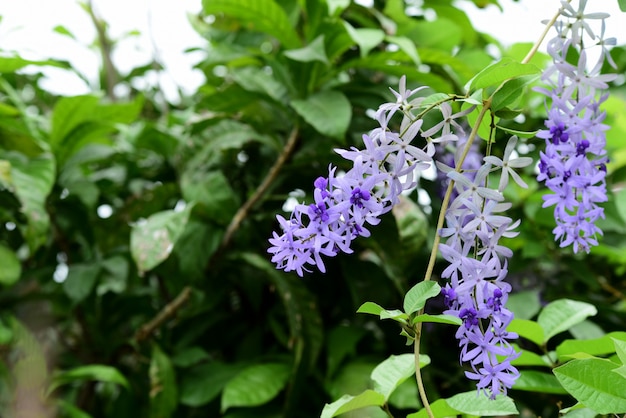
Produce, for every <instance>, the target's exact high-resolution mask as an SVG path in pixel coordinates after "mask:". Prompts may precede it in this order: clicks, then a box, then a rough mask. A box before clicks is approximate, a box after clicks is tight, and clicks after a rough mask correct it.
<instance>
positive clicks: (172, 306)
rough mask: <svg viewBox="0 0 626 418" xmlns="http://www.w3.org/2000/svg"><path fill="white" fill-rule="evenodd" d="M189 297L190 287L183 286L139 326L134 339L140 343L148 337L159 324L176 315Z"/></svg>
mask: <svg viewBox="0 0 626 418" xmlns="http://www.w3.org/2000/svg"><path fill="white" fill-rule="evenodd" d="M190 297H191V287H189V286H185V288H184V289H183V290H182V291H181V292H180V293H179V294H178V296H176V298H175V299H174V300H173V301H171V302H170V303H168V304H167V305H165V306H164V307H163V309H161V310H160V311H159V313H157V314H156V316H155V317H154V318H152V319H151V320H150V321H148V322H147V323H146V324H144V325H143V326H142V327H141V328H139V331H137V333H136V334H135V341H136V342H138V343H140V342H142V341H145V340H146V339H148V338H149V337H150V336H151V335H152V334H153V333H154V332H155V331H156V330H157V329H158V328H159V327H160V326H161V325H163V324H164V323H165V322H166V321H167V320H169V319H170V318H172V317H173V316H174V315H176V313H177V312H178V311H179V310H180V308H182V307H183V306H184V305H185V303H187V301H188V300H189V298H190Z"/></svg>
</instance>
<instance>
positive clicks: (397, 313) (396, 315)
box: [380, 309, 409, 324]
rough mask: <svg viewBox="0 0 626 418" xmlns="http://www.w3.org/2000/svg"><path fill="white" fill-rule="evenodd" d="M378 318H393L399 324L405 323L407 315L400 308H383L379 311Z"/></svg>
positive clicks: (407, 318)
mask: <svg viewBox="0 0 626 418" xmlns="http://www.w3.org/2000/svg"><path fill="white" fill-rule="evenodd" d="M380 319H393V320H394V321H396V322H400V323H401V324H406V323H407V321H408V320H409V316H408V315H407V314H405V313H404V312H402V311H401V310H400V309H385V310H384V311H382V312H381V313H380Z"/></svg>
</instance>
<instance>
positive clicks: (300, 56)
mask: <svg viewBox="0 0 626 418" xmlns="http://www.w3.org/2000/svg"><path fill="white" fill-rule="evenodd" d="M284 54H285V56H286V57H287V58H290V59H292V60H294V61H300V62H311V61H320V62H323V63H324V64H328V57H327V56H326V50H325V49H324V35H320V36H318V37H317V38H315V39H314V40H313V41H311V43H310V44H308V45H307V46H305V47H302V48H298V49H290V50H288V51H285V52H284Z"/></svg>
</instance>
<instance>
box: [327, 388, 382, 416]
mask: <svg viewBox="0 0 626 418" xmlns="http://www.w3.org/2000/svg"><path fill="white" fill-rule="evenodd" d="M384 403H385V396H384V395H383V394H382V393H378V392H375V391H373V390H370V389H368V390H366V391H365V392H363V393H361V394H359V395H356V396H351V395H344V396H342V397H341V398H340V399H338V400H336V401H335V402H333V403H330V404H326V405H324V409H323V410H322V415H320V418H332V417H336V416H338V415H341V414H345V413H346V412H350V411H356V410H358V409H362V408H366V407H368V406H382V405H383V404H384Z"/></svg>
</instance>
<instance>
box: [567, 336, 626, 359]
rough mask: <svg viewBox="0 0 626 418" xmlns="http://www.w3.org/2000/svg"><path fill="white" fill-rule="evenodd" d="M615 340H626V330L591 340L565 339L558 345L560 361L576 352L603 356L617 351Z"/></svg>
mask: <svg viewBox="0 0 626 418" xmlns="http://www.w3.org/2000/svg"><path fill="white" fill-rule="evenodd" d="M614 341H626V332H611V333H609V334H607V335H605V336H603V337H600V338H593V339H589V340H565V341H563V342H562V343H561V344H559V345H558V346H557V347H556V354H557V356H558V357H559V360H560V361H563V360H565V359H566V358H568V356H571V355H573V354H576V353H587V354H591V355H593V356H601V355H606V354H611V353H614V352H615V344H614Z"/></svg>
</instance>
